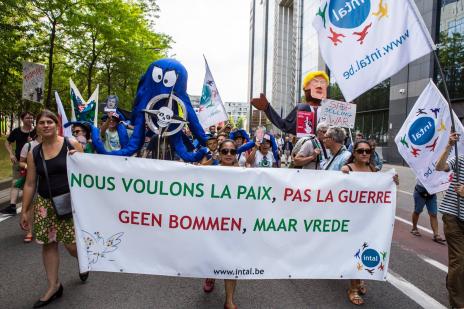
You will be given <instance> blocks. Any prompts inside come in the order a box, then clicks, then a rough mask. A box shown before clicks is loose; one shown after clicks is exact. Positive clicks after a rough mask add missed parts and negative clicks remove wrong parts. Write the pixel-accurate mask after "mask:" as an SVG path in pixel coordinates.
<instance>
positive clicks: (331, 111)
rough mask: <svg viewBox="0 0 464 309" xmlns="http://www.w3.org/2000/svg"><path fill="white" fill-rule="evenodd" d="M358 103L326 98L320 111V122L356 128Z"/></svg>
mask: <svg viewBox="0 0 464 309" xmlns="http://www.w3.org/2000/svg"><path fill="white" fill-rule="evenodd" d="M355 120H356V104H353V103H348V102H342V101H335V100H328V99H324V100H322V102H321V107H320V108H319V112H318V122H326V123H328V124H329V125H331V126H336V127H342V128H349V129H354V122H355Z"/></svg>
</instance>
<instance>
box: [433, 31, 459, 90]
mask: <svg viewBox="0 0 464 309" xmlns="http://www.w3.org/2000/svg"><path fill="white" fill-rule="evenodd" d="M438 58H439V60H440V65H441V66H442V69H443V72H444V74H445V80H446V85H447V86H448V91H449V93H450V96H451V97H452V98H459V97H461V98H462V97H464V81H463V80H464V35H463V34H462V33H458V32H455V33H452V34H451V35H448V33H447V32H446V31H442V32H441V33H440V44H439V51H438ZM438 81H439V86H440V88H441V89H442V90H443V78H442V76H440V75H438Z"/></svg>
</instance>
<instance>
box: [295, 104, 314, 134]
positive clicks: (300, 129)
mask: <svg viewBox="0 0 464 309" xmlns="http://www.w3.org/2000/svg"><path fill="white" fill-rule="evenodd" d="M314 122H315V119H314V113H313V112H309V111H303V110H300V111H298V112H297V119H296V136H297V137H304V136H310V135H314V134H315V133H314V132H315V130H314V126H315V123H314Z"/></svg>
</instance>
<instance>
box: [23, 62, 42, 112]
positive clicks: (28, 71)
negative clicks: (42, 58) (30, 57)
mask: <svg viewBox="0 0 464 309" xmlns="http://www.w3.org/2000/svg"><path fill="white" fill-rule="evenodd" d="M44 84H45V66H44V65H43V64H38V63H32V62H23V96H22V98H23V99H25V100H29V101H32V102H37V103H42V102H43V99H44Z"/></svg>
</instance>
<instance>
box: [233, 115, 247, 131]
mask: <svg viewBox="0 0 464 309" xmlns="http://www.w3.org/2000/svg"><path fill="white" fill-rule="evenodd" d="M244 125H245V117H243V116H239V117H238V119H237V123H236V124H235V126H236V127H237V128H238V129H244Z"/></svg>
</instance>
